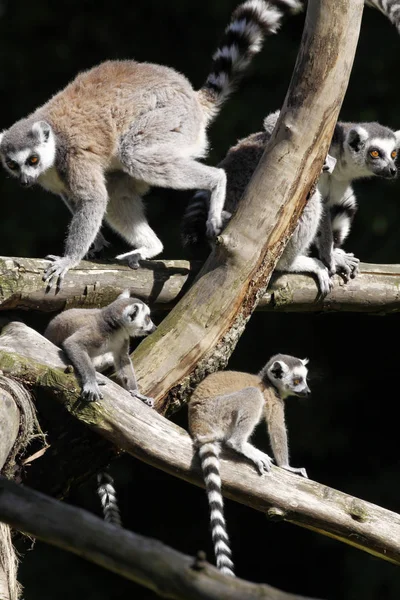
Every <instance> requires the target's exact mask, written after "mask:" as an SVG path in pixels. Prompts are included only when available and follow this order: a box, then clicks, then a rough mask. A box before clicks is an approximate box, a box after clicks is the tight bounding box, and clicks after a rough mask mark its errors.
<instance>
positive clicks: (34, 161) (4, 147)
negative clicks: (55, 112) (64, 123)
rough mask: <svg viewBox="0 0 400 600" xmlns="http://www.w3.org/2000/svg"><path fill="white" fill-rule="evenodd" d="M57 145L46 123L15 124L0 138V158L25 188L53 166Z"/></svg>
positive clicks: (19, 122) (20, 122) (7, 169)
mask: <svg viewBox="0 0 400 600" xmlns="http://www.w3.org/2000/svg"><path fill="white" fill-rule="evenodd" d="M55 156H56V141H55V137H54V134H53V131H52V129H51V127H50V125H49V124H48V123H46V122H45V121H36V122H35V123H33V124H32V123H31V122H30V123H29V124H28V123H27V122H26V121H18V123H15V125H13V126H12V127H11V128H10V129H9V130H8V131H4V132H3V133H2V134H1V137H0V158H1V161H2V163H3V166H4V168H5V169H6V171H7V172H8V173H10V174H11V175H12V176H13V177H16V178H18V179H19V182H20V184H21V185H22V186H24V187H30V186H31V185H33V184H34V183H35V182H36V180H37V178H38V177H39V176H40V175H41V174H42V173H44V172H45V171H46V170H47V169H49V168H51V167H52V166H53V165H54V162H55Z"/></svg>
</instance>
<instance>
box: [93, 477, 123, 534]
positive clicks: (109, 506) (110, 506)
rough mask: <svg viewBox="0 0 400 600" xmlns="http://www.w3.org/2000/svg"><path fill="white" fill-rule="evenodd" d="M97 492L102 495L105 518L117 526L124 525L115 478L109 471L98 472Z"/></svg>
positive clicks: (101, 500)
mask: <svg viewBox="0 0 400 600" xmlns="http://www.w3.org/2000/svg"><path fill="white" fill-rule="evenodd" d="M97 493H98V495H99V497H100V502H101V506H102V509H103V516H104V520H105V521H107V523H111V524H112V525H115V526H116V527H122V523H121V515H120V512H119V508H118V502H117V493H116V491H115V487H114V480H113V478H112V477H111V475H110V474H109V473H106V472H104V471H103V472H101V473H98V475H97Z"/></svg>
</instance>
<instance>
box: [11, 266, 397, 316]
mask: <svg viewBox="0 0 400 600" xmlns="http://www.w3.org/2000/svg"><path fill="white" fill-rule="evenodd" d="M46 264H47V261H45V260H40V259H32V258H7V257H0V281H1V286H0V311H1V310H10V309H20V310H38V311H43V312H52V311H58V310H62V309H65V308H94V307H98V306H105V305H106V304H108V303H109V302H111V301H112V300H114V299H115V298H116V297H117V296H118V294H120V293H121V292H122V291H123V290H124V289H125V288H128V287H129V288H130V289H131V290H132V291H133V293H134V295H136V296H137V297H139V298H141V299H142V300H144V301H145V302H148V303H149V304H150V305H151V306H152V308H153V309H156V310H165V311H167V310H170V309H171V308H172V307H173V306H175V304H176V303H177V302H178V301H179V299H180V298H181V297H182V296H183V294H184V293H185V291H186V290H187V289H188V288H189V286H190V285H191V283H193V280H194V278H195V276H196V275H197V274H198V273H199V271H200V269H201V266H202V264H201V263H200V262H189V261H186V260H154V261H146V262H145V264H144V266H143V268H141V269H139V270H138V271H132V269H129V267H124V266H123V265H119V264H116V265H115V264H107V263H100V262H96V263H91V262H87V261H82V262H81V264H80V265H79V267H76V268H75V269H71V270H70V271H69V280H68V283H67V284H66V285H65V286H63V287H62V288H61V290H60V291H59V293H58V294H57V295H53V294H46V293H45V289H44V288H43V282H42V273H43V270H44V267H45V265H46ZM334 281H335V286H334V288H333V290H332V292H331V293H329V294H328V296H327V297H326V298H325V299H324V300H319V301H318V302H317V301H316V298H317V296H318V286H317V283H316V281H315V280H314V279H313V278H312V277H311V276H310V275H297V274H293V273H290V274H287V275H283V274H273V275H272V277H271V280H270V284H269V286H268V289H267V291H266V292H265V293H264V294H263V295H262V296H261V298H260V301H259V303H258V305H257V308H256V310H264V311H279V312H313V311H318V312H321V311H331V312H332V311H340V312H345V311H352V312H368V313H393V312H398V311H399V310H400V295H399V292H398V288H399V285H400V265H373V264H368V263H361V264H360V274H359V276H358V277H357V278H356V279H352V280H351V281H350V282H349V283H344V282H343V280H342V279H341V278H340V277H339V276H336V277H335V278H334Z"/></svg>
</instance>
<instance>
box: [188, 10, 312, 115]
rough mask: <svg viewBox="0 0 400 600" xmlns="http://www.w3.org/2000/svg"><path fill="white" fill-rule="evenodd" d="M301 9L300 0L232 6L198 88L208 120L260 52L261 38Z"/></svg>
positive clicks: (274, 30)
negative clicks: (218, 42)
mask: <svg viewBox="0 0 400 600" xmlns="http://www.w3.org/2000/svg"><path fill="white" fill-rule="evenodd" d="M301 9H302V2H301V1H300V0H247V2H244V3H243V4H240V5H239V6H238V7H237V8H236V10H235V11H234V12H233V14H232V18H231V22H230V23H229V25H228V27H227V28H226V29H225V34H224V37H223V39H222V41H221V43H220V45H219V48H218V50H217V51H216V52H215V54H214V56H213V64H212V68H211V72H210V74H209V76H208V78H207V80H206V82H205V84H204V85H203V87H202V88H201V89H200V90H199V95H200V100H201V102H202V104H203V106H204V108H205V111H206V114H207V116H208V119H209V120H211V119H212V118H213V117H214V116H215V115H216V114H217V112H218V111H219V109H220V107H221V105H222V104H223V102H224V101H225V100H226V98H227V97H228V96H229V95H230V94H231V92H233V90H234V89H235V87H236V84H237V82H238V80H239V79H240V77H241V76H242V74H243V72H244V71H245V70H246V68H247V67H248V66H249V64H250V62H251V60H252V58H253V56H254V55H255V54H257V53H258V52H260V50H261V47H262V43H263V40H264V37H265V36H267V35H271V34H273V33H276V32H277V31H278V29H279V26H280V24H281V21H282V18H283V17H284V16H285V15H286V14H289V13H293V12H297V11H299V10H301Z"/></svg>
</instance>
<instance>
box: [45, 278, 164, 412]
mask: <svg viewBox="0 0 400 600" xmlns="http://www.w3.org/2000/svg"><path fill="white" fill-rule="evenodd" d="M155 329H156V326H155V325H154V323H153V321H152V320H151V318H150V309H149V307H148V306H147V304H145V303H144V302H142V301H141V300H138V298H132V297H130V291H129V290H125V291H124V292H123V293H122V294H120V295H119V296H118V298H117V299H116V300H114V302H111V304H109V305H108V306H105V307H104V308H101V309H100V308H71V309H69V310H66V311H64V312H62V313H60V314H59V315H57V316H56V317H54V319H52V320H51V321H50V323H49V324H48V326H47V329H46V331H45V333H44V335H45V337H46V338H48V339H49V340H50V341H51V342H53V344H55V345H56V346H59V347H60V348H62V350H64V352H65V353H66V355H67V356H68V359H69V360H70V361H71V364H72V366H73V367H74V370H75V373H76V375H77V377H78V379H79V382H80V384H81V388H82V398H84V399H85V400H88V401H92V402H93V401H97V400H100V399H101V398H102V397H103V396H102V394H101V392H100V389H99V381H98V380H97V378H96V370H97V371H100V372H101V371H104V370H105V369H106V368H108V367H110V366H114V368H115V370H116V376H117V378H118V380H119V381H120V383H121V385H122V386H123V387H124V388H125V389H126V390H128V391H129V392H130V393H131V394H132V396H135V397H136V398H139V400H142V401H143V402H145V403H146V404H148V405H149V406H153V405H154V400H153V398H148V397H147V396H144V395H143V394H140V393H139V390H138V386H137V382H136V377H135V371H134V368H133V365H132V361H131V359H130V356H129V338H130V337H141V336H146V335H148V334H150V333H152V332H153V331H155Z"/></svg>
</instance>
